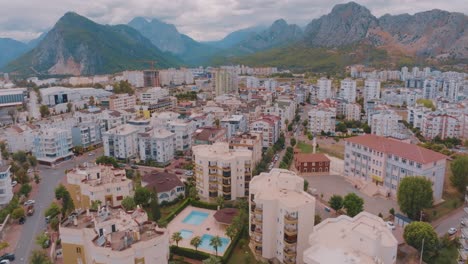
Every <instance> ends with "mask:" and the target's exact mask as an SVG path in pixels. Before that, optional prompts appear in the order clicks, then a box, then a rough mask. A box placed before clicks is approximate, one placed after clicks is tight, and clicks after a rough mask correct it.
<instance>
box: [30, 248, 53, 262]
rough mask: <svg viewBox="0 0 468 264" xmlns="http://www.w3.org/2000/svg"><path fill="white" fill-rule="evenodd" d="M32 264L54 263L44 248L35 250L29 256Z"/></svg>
mask: <svg viewBox="0 0 468 264" xmlns="http://www.w3.org/2000/svg"><path fill="white" fill-rule="evenodd" d="M29 263H30V264H52V261H51V260H50V258H49V256H47V254H46V253H45V252H44V251H42V250H33V251H32V252H31V257H30V258H29Z"/></svg>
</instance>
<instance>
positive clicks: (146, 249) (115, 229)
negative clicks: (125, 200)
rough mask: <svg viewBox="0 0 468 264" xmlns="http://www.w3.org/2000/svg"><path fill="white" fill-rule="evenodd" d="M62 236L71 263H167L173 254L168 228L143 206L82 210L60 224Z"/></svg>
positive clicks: (63, 252)
mask: <svg viewBox="0 0 468 264" xmlns="http://www.w3.org/2000/svg"><path fill="white" fill-rule="evenodd" d="M60 239H61V243H62V254H63V263H67V264H151V263H158V264H160V263H161V264H165V263H168V258H169V234H168V232H167V230H166V229H163V228H159V227H158V226H157V224H156V223H155V222H152V221H148V216H147V214H146V212H145V211H144V210H142V209H140V208H138V209H136V210H135V211H133V212H124V211H123V210H122V209H110V208H109V207H106V206H103V207H101V208H100V209H99V210H98V211H95V212H90V211H89V210H88V211H84V210H79V211H77V212H76V213H75V214H72V215H71V216H70V217H69V218H68V219H66V220H65V221H63V222H62V223H61V224H60Z"/></svg>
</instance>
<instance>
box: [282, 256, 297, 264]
mask: <svg viewBox="0 0 468 264" xmlns="http://www.w3.org/2000/svg"><path fill="white" fill-rule="evenodd" d="M283 262H284V263H285V264H296V258H294V257H285V258H283Z"/></svg>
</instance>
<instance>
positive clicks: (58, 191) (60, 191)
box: [55, 184, 68, 200]
mask: <svg viewBox="0 0 468 264" xmlns="http://www.w3.org/2000/svg"><path fill="white" fill-rule="evenodd" d="M67 193H68V191H67V188H65V186H64V185H63V184H60V185H59V186H58V187H57V188H55V199H57V200H60V199H62V198H63V197H64V196H65V195H66V194H67Z"/></svg>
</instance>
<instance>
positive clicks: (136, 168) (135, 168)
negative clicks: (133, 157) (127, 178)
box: [130, 165, 138, 170]
mask: <svg viewBox="0 0 468 264" xmlns="http://www.w3.org/2000/svg"><path fill="white" fill-rule="evenodd" d="M130 168H132V169H134V170H138V166H137V165H132V166H130Z"/></svg>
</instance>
